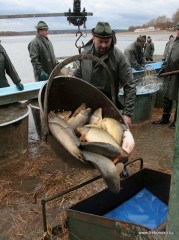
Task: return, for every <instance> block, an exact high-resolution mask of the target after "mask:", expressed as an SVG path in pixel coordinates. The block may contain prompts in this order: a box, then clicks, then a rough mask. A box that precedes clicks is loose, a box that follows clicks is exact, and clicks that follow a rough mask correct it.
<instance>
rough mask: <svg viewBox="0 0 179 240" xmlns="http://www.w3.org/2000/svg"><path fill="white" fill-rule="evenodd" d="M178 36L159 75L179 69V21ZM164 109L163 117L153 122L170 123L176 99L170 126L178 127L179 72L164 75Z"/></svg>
mask: <svg viewBox="0 0 179 240" xmlns="http://www.w3.org/2000/svg"><path fill="white" fill-rule="evenodd" d="M175 29H176V38H175V40H174V42H173V44H172V47H171V50H170V52H169V54H168V56H167V58H166V62H164V64H163V67H162V68H161V70H160V72H159V75H160V74H161V73H163V72H172V71H176V70H179V22H178V23H177V25H176V26H175ZM163 89H164V109H163V115H162V118H161V119H160V120H158V121H153V124H168V123H169V119H170V116H171V111H172V104H173V100H174V101H176V110H175V114H174V119H173V122H172V123H171V124H170V125H169V128H175V127H176V117H177V105H178V91H179V74H175V75H169V76H166V77H164V80H163Z"/></svg>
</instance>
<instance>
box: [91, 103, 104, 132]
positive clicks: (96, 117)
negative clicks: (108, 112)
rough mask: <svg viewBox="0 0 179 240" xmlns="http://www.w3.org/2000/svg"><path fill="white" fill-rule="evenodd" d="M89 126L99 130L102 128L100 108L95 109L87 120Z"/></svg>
mask: <svg viewBox="0 0 179 240" xmlns="http://www.w3.org/2000/svg"><path fill="white" fill-rule="evenodd" d="M89 125H93V126H96V127H99V128H101V126H102V108H98V109H96V111H94V112H93V113H92V115H91V117H90V119H89Z"/></svg>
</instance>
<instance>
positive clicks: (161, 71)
mask: <svg viewBox="0 0 179 240" xmlns="http://www.w3.org/2000/svg"><path fill="white" fill-rule="evenodd" d="M164 72H165V68H161V69H160V71H159V72H158V74H157V76H158V77H161V76H160V75H161V74H162V73H164Z"/></svg>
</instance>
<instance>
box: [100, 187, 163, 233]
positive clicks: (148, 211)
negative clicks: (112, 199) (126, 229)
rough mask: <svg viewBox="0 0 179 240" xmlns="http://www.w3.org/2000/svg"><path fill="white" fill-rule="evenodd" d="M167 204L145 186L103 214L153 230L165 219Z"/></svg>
mask: <svg viewBox="0 0 179 240" xmlns="http://www.w3.org/2000/svg"><path fill="white" fill-rule="evenodd" d="M167 212H168V206H167V205H166V204H165V203H163V202H162V201H161V200H160V199H159V198H157V197H156V196H155V195H153V194H152V193H151V192H150V191H148V190H147V189H146V188H143V189H142V190H141V191H140V192H138V193H137V194H136V195H134V196H133V197H132V198H130V199H129V200H128V201H126V202H124V203H123V204H121V205H120V206H119V207H117V208H115V209H113V210H112V211H110V212H108V213H106V214H105V215H104V216H105V217H107V218H113V219H117V220H120V221H124V222H131V223H135V224H139V225H142V226H145V227H148V228H149V229H151V230H154V229H155V228H156V227H157V226H159V225H160V224H162V223H163V222H164V221H165V220H166V219H167Z"/></svg>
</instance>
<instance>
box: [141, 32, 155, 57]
mask: <svg viewBox="0 0 179 240" xmlns="http://www.w3.org/2000/svg"><path fill="white" fill-rule="evenodd" d="M154 50H155V47H154V43H153V42H152V38H151V37H150V36H148V37H147V42H146V44H145V46H144V57H145V60H146V61H153V54H154Z"/></svg>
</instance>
